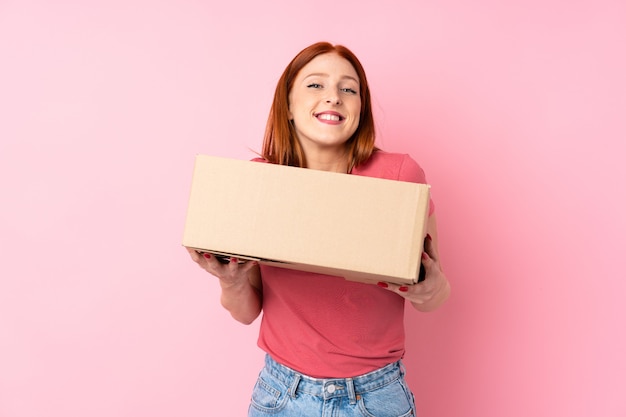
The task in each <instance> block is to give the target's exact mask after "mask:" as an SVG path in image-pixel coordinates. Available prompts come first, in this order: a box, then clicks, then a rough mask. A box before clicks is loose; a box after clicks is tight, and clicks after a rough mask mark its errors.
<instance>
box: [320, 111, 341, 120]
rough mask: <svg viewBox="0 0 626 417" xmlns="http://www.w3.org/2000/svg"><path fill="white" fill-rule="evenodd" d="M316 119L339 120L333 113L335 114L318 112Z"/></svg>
mask: <svg viewBox="0 0 626 417" xmlns="http://www.w3.org/2000/svg"><path fill="white" fill-rule="evenodd" d="M317 118H318V119H322V120H332V121H335V122H337V121H339V116H337V115H335V114H327V113H324V114H320V115H318V116H317Z"/></svg>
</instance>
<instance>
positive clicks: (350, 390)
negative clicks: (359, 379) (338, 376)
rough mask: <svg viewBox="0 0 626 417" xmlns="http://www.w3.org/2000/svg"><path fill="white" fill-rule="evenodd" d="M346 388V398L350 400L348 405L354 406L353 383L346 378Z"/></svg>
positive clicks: (354, 393) (350, 379)
mask: <svg viewBox="0 0 626 417" xmlns="http://www.w3.org/2000/svg"><path fill="white" fill-rule="evenodd" d="M346 388H347V390H348V398H350V405H354V404H356V392H354V381H353V380H352V378H346Z"/></svg>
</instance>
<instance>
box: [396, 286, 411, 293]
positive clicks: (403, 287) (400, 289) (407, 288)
mask: <svg viewBox="0 0 626 417" xmlns="http://www.w3.org/2000/svg"><path fill="white" fill-rule="evenodd" d="M408 290H409V287H405V286H402V287H400V288H398V291H402V292H407V291H408Z"/></svg>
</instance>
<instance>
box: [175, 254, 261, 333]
mask: <svg viewBox="0 0 626 417" xmlns="http://www.w3.org/2000/svg"><path fill="white" fill-rule="evenodd" d="M187 251H188V252H189V255H190V256H191V259H192V260H193V261H194V262H196V263H197V264H198V265H199V266H200V267H201V268H202V269H204V270H205V271H207V272H208V273H209V274H211V275H213V276H215V277H217V278H218V279H219V282H220V286H221V287H222V296H221V303H222V306H224V308H226V309H227V310H228V311H229V312H230V314H231V315H232V316H233V318H234V319H235V320H237V321H240V322H242V323H244V324H250V323H252V322H253V321H254V319H256V318H257V317H258V315H259V314H260V313H261V306H262V302H261V300H262V284H261V271H260V268H259V264H258V262H255V261H246V262H239V260H238V259H237V258H231V259H230V262H228V263H222V262H220V261H219V260H218V259H217V257H215V255H212V254H210V253H206V252H205V253H199V252H198V251H196V250H195V249H191V248H187Z"/></svg>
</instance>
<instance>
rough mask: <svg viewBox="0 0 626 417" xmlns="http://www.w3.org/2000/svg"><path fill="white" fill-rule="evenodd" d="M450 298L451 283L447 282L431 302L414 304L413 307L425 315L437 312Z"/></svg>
mask: <svg viewBox="0 0 626 417" xmlns="http://www.w3.org/2000/svg"><path fill="white" fill-rule="evenodd" d="M449 297H450V283H449V282H448V281H446V283H445V286H444V287H443V288H441V290H439V291H438V292H437V293H436V294H435V295H434V296H433V297H432V298H431V299H430V300H428V301H426V302H423V303H416V302H412V303H411V304H412V305H413V307H414V308H415V309H416V310H418V311H421V312H423V313H427V312H429V311H433V310H436V309H437V308H439V307H440V306H441V305H442V304H443V303H445V302H446V300H447V299H448V298H449Z"/></svg>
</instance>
